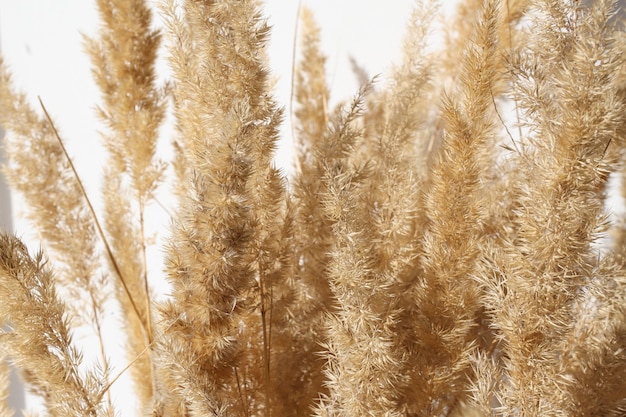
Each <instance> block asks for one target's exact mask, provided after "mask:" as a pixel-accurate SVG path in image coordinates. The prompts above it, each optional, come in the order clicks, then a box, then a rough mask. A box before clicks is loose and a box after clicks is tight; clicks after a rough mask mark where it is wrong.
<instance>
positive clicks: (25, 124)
mask: <svg viewBox="0 0 626 417" xmlns="http://www.w3.org/2000/svg"><path fill="white" fill-rule="evenodd" d="M588 3H589V4H583V5H581V4H579V2H576V1H571V2H570V1H561V0H519V1H512V0H510V1H504V0H503V1H498V0H485V1H474V0H470V1H466V2H464V3H462V4H461V7H460V8H459V11H458V16H457V18H455V19H453V20H452V21H453V22H454V23H453V28H454V31H453V32H451V33H452V34H451V36H450V37H449V38H447V41H446V43H445V49H444V50H441V51H440V50H436V49H432V48H429V47H428V41H429V33H430V31H431V27H430V22H432V21H433V20H434V17H435V16H436V13H437V10H436V7H435V5H434V4H433V2H428V1H424V2H422V3H418V4H416V6H415V10H414V13H413V14H412V16H411V18H410V20H409V22H408V25H407V33H406V37H405V42H404V49H403V58H402V61H401V62H400V63H399V64H397V65H395V66H393V67H392V68H391V73H390V76H389V77H388V78H387V79H386V80H385V79H383V77H376V78H375V79H374V80H371V81H368V82H364V83H363V86H362V88H361V89H360V90H359V92H358V93H357V94H356V96H355V98H354V99H353V100H352V101H350V102H348V103H347V104H346V103H342V104H339V105H338V106H337V107H336V108H335V109H331V108H329V95H330V91H329V87H328V85H327V82H326V74H325V71H326V69H325V62H326V58H325V56H324V54H323V52H322V51H321V49H320V44H321V40H320V29H319V28H318V27H317V25H316V23H315V20H314V17H313V15H312V13H311V12H310V11H309V10H307V9H306V8H305V9H303V12H302V14H301V16H300V19H301V22H302V25H301V28H302V29H301V33H300V37H299V45H300V47H299V49H298V51H299V56H298V58H297V63H296V65H295V71H296V72H295V74H294V85H293V87H294V91H293V105H294V109H293V117H294V121H293V122H294V126H295V128H294V134H295V138H294V140H295V142H296V148H297V154H296V155H295V158H296V162H297V163H296V166H297V171H296V173H295V174H294V175H293V177H292V178H285V177H284V176H283V174H282V173H280V171H279V170H278V169H277V168H276V167H275V166H274V163H273V153H274V150H275V148H276V145H277V140H278V137H279V126H280V123H281V122H282V111H281V110H280V109H279V106H278V104H277V103H276V102H275V100H274V98H273V96H272V91H271V86H270V82H269V79H270V77H269V70H268V68H267V63H266V53H265V45H266V43H267V41H268V37H269V33H270V30H269V27H268V24H267V22H266V21H265V20H264V18H263V17H262V16H261V14H260V10H261V9H260V5H259V4H258V2H257V1H256V0H241V1H232V0H186V1H174V0H164V1H163V2H161V9H160V11H161V13H162V15H163V16H164V19H165V34H166V38H167V39H168V51H169V62H170V67H171V77H172V80H171V88H170V87H168V88H167V89H166V88H161V87H159V86H158V85H157V82H156V76H155V69H154V68H155V60H156V57H157V49H158V46H159V43H160V39H161V35H160V33H159V32H158V31H157V30H155V29H154V28H153V26H152V23H151V12H150V9H149V8H148V6H147V4H146V3H145V2H144V1H143V0H132V1H129V0H124V1H122V0H98V2H97V5H98V8H99V10H100V15H101V19H102V27H101V29H100V33H99V35H98V37H97V38H94V39H89V40H87V50H88V52H89V54H90V56H91V58H92V62H93V70H94V76H95V78H96V82H97V84H98V86H99V87H100V89H101V92H102V103H103V104H102V105H101V106H100V107H99V109H98V112H99V114H100V116H101V118H102V120H103V121H104V122H105V126H106V130H105V131H104V132H103V135H102V136H103V139H104V142H105V146H106V148H107V150H108V152H109V159H108V161H107V162H106V172H105V176H104V179H105V180H104V191H103V197H104V210H103V217H102V218H103V225H104V226H105V227H104V229H105V230H106V233H103V232H101V231H100V225H99V222H98V218H97V216H98V215H97V214H96V213H95V212H93V210H92V208H91V204H90V202H89V200H88V199H87V198H86V195H85V194H84V191H83V189H82V184H81V183H80V180H79V179H78V177H77V175H76V174H75V171H74V170H73V166H72V164H71V161H70V160H69V157H68V156H67V155H66V153H65V150H64V148H63V144H62V142H61V139H60V138H59V135H58V132H57V131H56V129H55V127H54V125H53V124H52V121H51V120H50V118H49V116H48V114H47V112H45V109H43V110H44V113H43V116H39V115H38V114H37V112H36V111H34V110H33V109H31V107H30V106H29V105H28V103H27V100H26V98H25V96H23V95H20V94H19V93H17V92H16V91H15V90H14V87H13V86H12V84H11V79H10V74H9V71H8V69H7V68H6V66H5V64H4V63H2V62H0V123H2V125H3V126H4V127H5V128H7V130H8V131H9V132H10V134H9V136H8V137H7V140H6V143H5V148H6V150H7V153H8V161H9V162H8V165H7V167H6V169H5V171H6V173H7V177H8V179H9V181H10V182H11V184H12V185H13V187H14V188H15V189H16V190H17V191H19V192H20V193H22V194H23V195H24V198H25V200H26V202H27V203H28V205H29V206H30V209H31V210H30V212H29V217H30V218H31V219H32V220H33V221H34V224H35V225H36V226H37V228H38V230H39V233H40V235H41V237H42V240H43V245H44V250H46V253H47V256H49V257H50V258H51V259H53V260H54V268H55V271H56V272H55V273H54V274H53V273H52V271H51V269H50V268H49V267H48V266H47V265H46V262H45V260H44V257H43V255H36V256H34V257H31V256H30V255H29V254H28V252H27V250H26V248H25V247H24V245H23V244H22V243H21V242H20V241H19V240H18V239H17V238H15V237H12V236H9V235H1V237H0V300H1V302H0V320H1V321H0V324H3V325H4V326H5V327H4V328H5V329H6V330H3V332H2V334H1V336H0V364H4V363H5V360H7V359H6V358H8V360H10V361H11V362H12V363H13V364H15V365H16V366H17V367H18V368H19V369H20V370H21V372H22V376H23V378H24V380H25V383H26V385H27V386H28V388H29V389H30V390H31V391H33V392H34V393H36V394H38V395H40V396H42V398H43V400H44V405H45V406H46V407H47V413H48V414H49V415H52V416H56V415H94V416H96V415H107V414H111V413H113V412H115V410H114V409H113V407H112V402H111V400H110V399H108V394H109V389H110V387H111V385H112V384H115V383H116V381H117V376H115V377H113V376H112V375H110V373H111V372H110V369H109V365H108V363H107V361H106V360H105V358H106V344H105V343H104V339H103V338H102V332H101V331H100V329H101V326H102V311H103V310H102V309H103V306H104V305H105V303H110V301H109V291H108V288H110V286H113V287H114V288H115V291H114V294H115V295H116V296H117V302H118V304H119V306H120V309H121V311H122V320H123V323H124V324H123V326H122V327H123V328H124V329H125V333H126V336H127V338H128V344H127V352H128V357H127V362H128V363H129V364H130V367H129V368H128V369H130V372H131V374H132V375H133V381H134V383H135V386H136V394H137V399H138V404H139V406H140V407H141V408H142V413H143V415H153V416H163V417H165V416H177V417H187V416H201V415H202V416H204V415H213V416H242V417H244V416H245V417H251V416H275V417H279V416H295V415H317V416H320V417H321V416H514V415H519V416H621V415H624V414H625V413H626V383H625V382H624V381H625V380H626V379H625V378H624V377H623V376H624V373H625V372H626V267H625V265H626V263H625V259H626V253H625V252H624V251H625V250H626V244H625V243H624V242H625V241H626V237H625V236H626V227H625V226H624V225H625V224H626V221H624V219H613V217H611V214H610V213H608V212H607V211H606V209H605V207H606V203H607V196H608V194H609V179H610V177H611V176H612V175H614V176H616V178H617V177H618V176H621V177H622V178H623V177H624V172H626V170H625V169H624V155H625V152H624V149H625V148H624V134H625V133H626V129H625V128H624V126H626V123H625V114H626V113H625V104H626V103H625V100H626V93H625V91H626V89H625V88H624V86H625V85H626V78H625V74H626V72H625V71H624V62H623V57H622V55H623V51H624V45H625V44H626V43H625V41H624V39H626V37H625V36H624V32H623V28H624V22H623V17H624V13H623V12H618V11H616V7H617V6H616V4H617V3H616V2H612V1H609V0H598V1H594V2H588ZM359 76H360V77H361V78H363V73H362V71H361V73H360V75H359ZM165 91H168V92H171V99H172V102H173V114H174V117H175V123H176V131H177V132H176V140H175V141H174V151H175V156H174V157H173V158H172V161H171V162H170V166H171V170H167V169H166V166H165V164H164V163H162V162H160V161H159V160H158V159H157V157H156V147H157V143H158V142H157V138H158V132H159V128H160V126H161V124H162V122H163V120H164V117H165V112H166V108H165V98H166V97H165ZM504 109H509V110H507V111H506V112H505V110H504ZM506 113H509V114H506ZM170 173H171V174H172V176H173V177H174V180H173V184H174V185H175V191H174V193H175V194H176V196H177V197H178V199H179V205H178V207H177V209H176V213H175V215H174V216H172V219H171V220H172V226H171V228H170V231H169V238H168V241H167V245H166V247H165V248H164V251H165V266H164V268H165V270H166V275H167V280H168V282H169V284H170V286H171V291H170V294H169V296H168V297H167V298H166V299H165V301H158V302H157V301H156V300H155V298H154V296H153V291H152V290H151V281H152V280H153V277H148V268H147V265H146V247H147V245H148V240H147V238H146V230H145V224H146V218H145V216H146V213H147V211H146V207H147V206H148V205H149V204H151V203H152V202H154V201H155V192H156V191H157V187H158V185H159V184H160V183H161V181H162V178H163V176H164V175H166V174H170ZM622 182H624V180H623V179H622ZM622 187H623V189H626V188H624V186H623V185H622ZM600 239H602V244H601V243H600ZM109 276H110V277H111V279H108V277H109ZM57 286H59V287H62V288H63V289H64V293H63V294H64V297H59V296H57V293H56V287H57ZM68 290H69V291H68ZM65 294H67V297H66V296H65ZM72 296H73V297H77V298H73V299H72V298H68V297H72ZM155 303H156V304H155ZM85 305H86V306H88V309H84V308H83V309H80V310H76V311H80V312H82V313H83V314H82V316H81V318H82V319H83V321H84V322H86V323H87V324H91V325H92V326H93V327H94V328H95V329H96V334H97V335H99V336H100V339H99V340H100V343H99V344H100V349H101V358H100V361H101V362H100V364H99V366H100V368H96V367H93V366H89V364H82V363H81V362H82V361H81V355H80V353H79V352H78V351H77V349H76V347H75V344H74V342H73V341H72V337H71V332H72V325H74V324H75V323H73V322H71V321H70V320H69V318H70V315H69V314H68V313H67V311H74V310H75V309H76V307H77V306H78V307H81V306H85ZM107 305H111V304H107ZM113 305H116V304H113ZM70 307H72V308H71V309H70ZM85 311H87V312H88V314H85V313H84V312H85ZM97 369H100V370H101V371H102V372H100V371H97ZM4 376H5V372H4V370H3V369H0V415H2V416H4V415H10V413H11V410H10V409H8V408H7V406H6V403H5V402H4V396H5V394H4V393H5V392H6V389H5V387H6V384H5V382H4V381H5V380H4Z"/></svg>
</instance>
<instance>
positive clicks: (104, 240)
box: [37, 97, 152, 344]
mask: <svg viewBox="0 0 626 417" xmlns="http://www.w3.org/2000/svg"><path fill="white" fill-rule="evenodd" d="M37 99H38V100H39V104H40V105H41V109H42V110H43V112H44V114H45V116H46V119H47V121H48V123H49V124H50V128H51V129H52V131H53V132H54V135H55V137H56V139H57V141H58V142H59V145H60V146H61V149H62V150H63V154H64V155H65V158H66V159H67V162H68V164H69V166H70V168H71V169H72V173H73V174H74V177H75V178H76V181H77V182H78V186H79V187H80V190H81V193H82V194H83V197H84V198H85V201H86V202H87V206H88V207H89V212H90V213H91V216H92V218H93V221H94V224H95V226H96V229H97V230H98V235H100V238H101V239H102V243H104V248H105V250H106V252H107V255H108V257H109V260H110V261H111V265H113V269H114V270H115V273H116V274H117V276H118V277H119V279H120V281H121V283H122V286H123V287H124V291H125V292H126V295H127V296H128V299H129V300H130V303H131V304H132V306H133V310H135V314H137V317H138V318H139V321H140V322H142V320H141V314H140V313H139V309H138V308H137V304H135V300H133V296H132V295H131V293H130V289H129V288H128V285H127V284H126V280H125V279H124V276H123V275H122V271H121V270H120V267H119V265H118V264H117V261H116V260H115V256H113V251H112V250H111V247H110V246H109V242H108V240H107V238H106V236H105V235H104V231H103V230H102V226H101V225H100V221H99V220H98V216H97V215H96V211H95V210H94V208H93V205H92V204H91V200H90V199H89V196H88V195H87V191H86V190H85V187H84V185H83V182H82V181H81V179H80V176H79V175H78V171H76V167H75V166H74V163H73V162H72V158H70V156H69V154H68V153H67V149H66V148H65V145H64V144H63V140H62V139H61V136H60V135H59V132H58V130H57V129H56V127H55V125H54V122H53V121H52V118H51V117H50V114H49V113H48V110H47V109H46V106H45V105H44V104H43V101H42V100H41V97H37ZM142 323H143V322H142ZM144 329H145V326H144ZM145 330H146V333H147V335H148V343H149V344H151V343H152V333H151V332H150V329H145Z"/></svg>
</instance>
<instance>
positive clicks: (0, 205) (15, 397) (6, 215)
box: [0, 128, 25, 417]
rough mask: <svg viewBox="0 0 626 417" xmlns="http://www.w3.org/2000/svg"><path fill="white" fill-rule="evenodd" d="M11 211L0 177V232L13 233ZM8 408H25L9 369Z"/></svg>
mask: <svg viewBox="0 0 626 417" xmlns="http://www.w3.org/2000/svg"><path fill="white" fill-rule="evenodd" d="M3 138H4V130H2V128H0V144H3V141H2V139H3ZM4 163H5V159H4V152H0V165H4ZM12 215H13V212H12V209H11V196H10V194H9V188H8V186H7V184H6V181H5V180H4V177H3V176H2V175H0V231H9V232H11V231H13V230H12V229H13V225H12ZM9 387H10V391H9V406H10V407H11V408H12V409H13V410H15V417H22V413H21V411H20V410H23V409H24V407H25V401H24V389H23V385H22V382H21V381H20V378H19V376H18V375H17V374H16V373H15V371H14V370H13V369H12V368H11V374H10V381H9Z"/></svg>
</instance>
